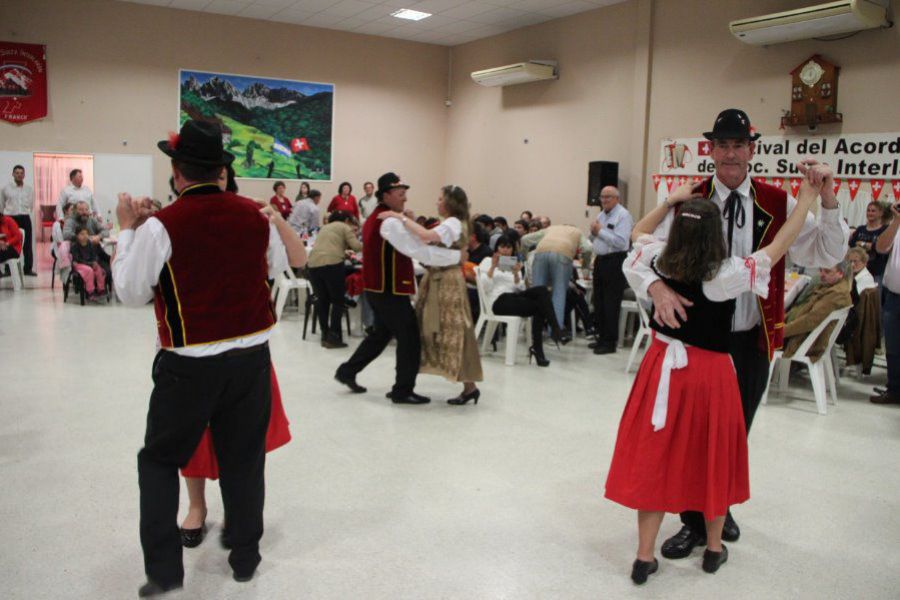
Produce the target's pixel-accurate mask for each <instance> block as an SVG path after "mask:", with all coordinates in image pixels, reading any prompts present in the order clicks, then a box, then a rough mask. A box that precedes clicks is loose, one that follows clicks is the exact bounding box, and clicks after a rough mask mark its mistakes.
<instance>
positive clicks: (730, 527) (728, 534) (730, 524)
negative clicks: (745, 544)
mask: <svg viewBox="0 0 900 600" xmlns="http://www.w3.org/2000/svg"><path fill="white" fill-rule="evenodd" d="M740 538H741V528H740V527H738V524H737V523H735V522H734V517H732V516H731V513H727V514H726V515H725V525H723V526H722V539H723V540H725V541H726V542H736V541H738V540H739V539H740Z"/></svg>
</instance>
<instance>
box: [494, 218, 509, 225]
mask: <svg viewBox="0 0 900 600" xmlns="http://www.w3.org/2000/svg"><path fill="white" fill-rule="evenodd" d="M494 226H495V227H509V223H508V222H507V221H506V217H494Z"/></svg>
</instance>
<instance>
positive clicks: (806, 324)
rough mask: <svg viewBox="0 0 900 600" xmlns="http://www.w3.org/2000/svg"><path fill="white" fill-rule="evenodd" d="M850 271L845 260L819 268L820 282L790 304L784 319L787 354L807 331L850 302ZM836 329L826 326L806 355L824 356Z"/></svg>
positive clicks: (813, 357) (801, 341)
mask: <svg viewBox="0 0 900 600" xmlns="http://www.w3.org/2000/svg"><path fill="white" fill-rule="evenodd" d="M847 275H848V267H847V265H846V263H843V262H842V263H841V264H839V265H837V266H835V267H832V268H830V269H819V284H818V285H817V286H815V287H814V288H813V289H812V291H811V292H810V294H809V295H808V296H807V297H806V300H805V301H804V302H803V303H801V304H797V305H795V306H794V307H793V308H791V310H790V312H789V313H788V314H787V318H786V319H785V325H784V356H785V357H791V356H793V355H794V353H795V352H797V349H798V348H799V347H800V344H802V343H803V340H805V339H806V336H807V334H808V333H809V332H811V331H812V330H813V329H815V328H816V327H818V326H819V325H820V324H821V323H822V321H824V320H825V319H826V318H827V317H828V315H830V314H831V313H832V312H834V311H836V310H838V309H841V308H846V307H848V306H850V305H851V303H852V301H851V299H850V279H849V278H848V277H847ZM833 329H834V324H831V325H829V326H828V327H826V328H825V330H824V331H822V333H821V335H819V337H818V339H816V341H815V342H814V343H813V345H812V346H811V347H810V349H809V352H808V353H807V356H808V357H809V358H810V359H812V360H813V362H815V361H818V360H819V359H820V358H822V355H823V354H824V353H825V347H826V346H827V345H828V336H830V335H831V331H832V330H833Z"/></svg>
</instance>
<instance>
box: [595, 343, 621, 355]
mask: <svg viewBox="0 0 900 600" xmlns="http://www.w3.org/2000/svg"><path fill="white" fill-rule="evenodd" d="M615 353H616V347H615V345H613V344H610V343H608V342H598V343H597V345H596V346H595V347H594V354H615Z"/></svg>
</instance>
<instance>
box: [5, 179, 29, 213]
mask: <svg viewBox="0 0 900 600" xmlns="http://www.w3.org/2000/svg"><path fill="white" fill-rule="evenodd" d="M0 196H2V197H0V200H2V202H0V207H2V208H3V214H5V215H9V216H13V215H30V214H31V210H32V208H33V207H34V190H33V189H31V186H30V185H26V184H24V183H23V184H22V185H16V182H15V181H12V182H10V183H9V184H8V185H6V187H4V188H3V190H2V191H0Z"/></svg>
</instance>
